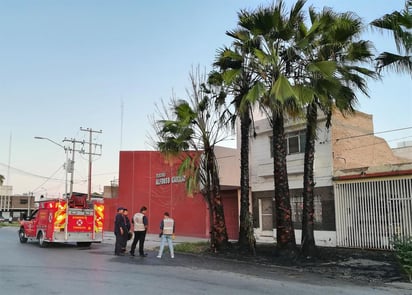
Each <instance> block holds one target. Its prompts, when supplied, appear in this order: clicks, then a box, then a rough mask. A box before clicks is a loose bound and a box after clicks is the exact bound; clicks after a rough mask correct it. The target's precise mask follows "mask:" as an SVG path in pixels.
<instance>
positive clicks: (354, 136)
mask: <svg viewBox="0 0 412 295" xmlns="http://www.w3.org/2000/svg"><path fill="white" fill-rule="evenodd" d="M408 129H412V127H405V128H399V129H392V130H386V131H380V132H372V133H366V134H361V135H353V136H348V137H342V138H336V141H339V140H344V139H351V138H356V137H362V136H370V135H376V134H382V133H388V132H395V131H402V130H408Z"/></svg>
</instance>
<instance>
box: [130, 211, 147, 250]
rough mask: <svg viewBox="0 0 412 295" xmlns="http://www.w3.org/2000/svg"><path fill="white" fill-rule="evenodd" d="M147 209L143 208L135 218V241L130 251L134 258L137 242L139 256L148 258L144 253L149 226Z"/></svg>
mask: <svg viewBox="0 0 412 295" xmlns="http://www.w3.org/2000/svg"><path fill="white" fill-rule="evenodd" d="M146 212H147V208H146V207H145V206H143V207H142V208H140V212H137V213H136V214H135V215H134V216H133V226H134V239H133V243H132V247H131V249H130V255H132V256H134V252H135V250H136V245H137V242H139V255H140V257H146V256H147V254H146V253H144V241H145V239H146V231H147V226H148V224H149V223H148V220H147V216H146Z"/></svg>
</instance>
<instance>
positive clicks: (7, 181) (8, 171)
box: [6, 131, 12, 185]
mask: <svg viewBox="0 0 412 295" xmlns="http://www.w3.org/2000/svg"><path fill="white" fill-rule="evenodd" d="M11 139H12V133H11V131H10V139H9V162H8V165H7V178H6V185H8V184H9V180H10V163H11Z"/></svg>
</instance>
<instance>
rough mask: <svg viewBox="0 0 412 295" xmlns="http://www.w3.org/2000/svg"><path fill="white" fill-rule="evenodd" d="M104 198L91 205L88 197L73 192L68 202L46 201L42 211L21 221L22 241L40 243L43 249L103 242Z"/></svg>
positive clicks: (42, 204)
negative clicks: (59, 245)
mask: <svg viewBox="0 0 412 295" xmlns="http://www.w3.org/2000/svg"><path fill="white" fill-rule="evenodd" d="M103 221H104V203H103V199H96V198H94V199H92V200H91V201H90V202H87V194H81V193H73V194H72V195H71V196H70V197H69V198H67V199H46V200H40V201H39V202H38V209H37V210H35V211H33V213H32V214H31V215H30V216H29V217H28V218H24V219H23V220H22V221H21V222H20V229H19V232H18V233H19V239H20V242H21V243H26V242H27V241H28V239H32V240H38V242H39V245H40V247H45V246H47V244H48V243H77V245H78V246H90V244H91V243H100V242H102V240H103Z"/></svg>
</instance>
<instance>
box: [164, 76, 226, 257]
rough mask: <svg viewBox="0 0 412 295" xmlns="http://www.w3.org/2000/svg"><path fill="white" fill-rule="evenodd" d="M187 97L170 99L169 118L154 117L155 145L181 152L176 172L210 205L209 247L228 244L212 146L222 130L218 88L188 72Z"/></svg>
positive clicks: (168, 153) (168, 152)
mask: <svg viewBox="0 0 412 295" xmlns="http://www.w3.org/2000/svg"><path fill="white" fill-rule="evenodd" d="M190 80H191V84H192V85H191V86H192V88H191V91H188V96H189V99H188V100H176V99H173V100H172V102H171V105H170V107H171V111H172V112H173V118H172V119H162V120H158V121H157V126H156V128H157V134H158V136H159V139H160V140H159V142H158V144H157V146H158V149H159V150H160V151H161V152H163V153H165V154H166V156H181V157H182V159H183V162H182V165H181V166H180V168H179V173H181V174H183V173H184V174H186V175H187V176H188V177H187V182H186V186H187V189H188V192H189V193H191V192H193V191H195V190H196V189H199V190H200V192H201V193H202V195H203V196H204V199H205V200H206V202H207V204H208V208H209V215H210V227H211V229H210V233H211V248H212V250H215V251H217V250H224V249H226V248H227V247H228V244H229V242H228V235H227V230H226V223H225V217H224V210H223V203H222V197H221V195H220V183H219V171H218V165H217V161H216V156H215V153H214V147H215V145H216V144H217V143H219V142H220V141H222V140H223V139H224V137H225V133H224V132H222V131H223V130H224V129H223V126H222V124H221V122H220V120H219V119H220V118H219V113H218V112H216V109H215V106H216V105H220V103H219V102H218V101H220V100H222V99H223V98H224V97H222V95H224V94H222V93H221V92H220V91H218V92H215V91H214V88H213V87H208V85H207V84H206V83H205V82H204V81H205V79H204V78H203V76H202V75H200V74H199V71H198V72H197V74H194V73H193V72H192V73H191V75H190Z"/></svg>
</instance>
